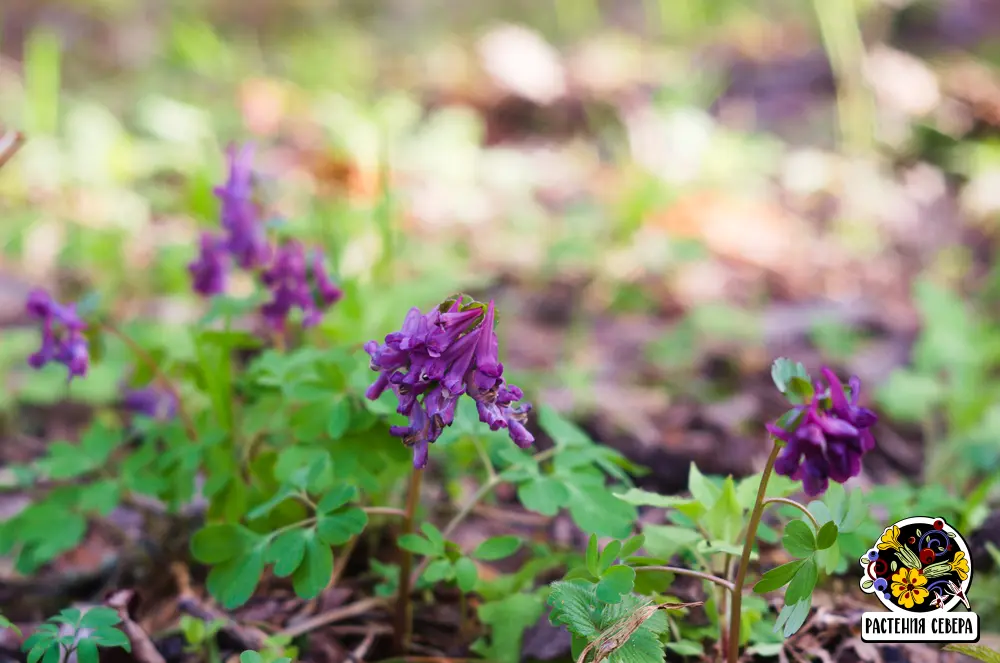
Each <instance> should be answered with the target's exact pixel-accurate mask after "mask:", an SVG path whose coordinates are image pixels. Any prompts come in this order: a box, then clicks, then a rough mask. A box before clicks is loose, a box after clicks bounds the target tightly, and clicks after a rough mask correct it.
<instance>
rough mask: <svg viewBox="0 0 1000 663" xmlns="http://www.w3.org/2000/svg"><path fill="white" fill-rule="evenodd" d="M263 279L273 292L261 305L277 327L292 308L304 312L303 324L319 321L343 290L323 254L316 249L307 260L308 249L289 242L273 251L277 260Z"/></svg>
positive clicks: (267, 317) (277, 327) (266, 270)
mask: <svg viewBox="0 0 1000 663" xmlns="http://www.w3.org/2000/svg"><path fill="white" fill-rule="evenodd" d="M260 281H261V283H262V284H264V286H266V287H267V288H268V289H269V290H270V291H271V299H270V301H268V302H267V303H265V304H264V305H263V306H262V307H261V314H262V315H263V316H264V319H265V320H267V322H268V324H270V326H271V327H273V328H274V329H279V330H280V329H284V327H285V321H286V320H287V318H288V314H289V313H290V312H291V310H292V309H293V308H298V309H299V310H301V311H302V313H303V317H302V326H303V327H312V326H314V325H316V324H318V323H319V321H320V319H321V318H322V317H323V313H325V312H326V310H327V309H329V308H330V306H332V305H333V304H334V303H336V302H337V301H338V300H339V299H340V298H341V296H342V295H343V293H342V292H341V290H340V288H338V287H337V286H336V285H334V283H333V281H331V280H330V277H329V275H328V274H327V272H326V266H325V265H324V264H323V254H322V253H320V252H319V251H314V252H313V256H312V260H311V261H310V262H308V263H307V261H306V252H305V248H304V247H303V246H302V244H300V243H299V242H297V241H294V240H292V241H289V242H286V243H285V244H283V245H282V246H281V247H279V248H278V250H277V251H275V253H274V260H273V261H272V262H271V264H270V265H269V266H268V267H267V269H265V270H264V271H263V272H261V274H260Z"/></svg>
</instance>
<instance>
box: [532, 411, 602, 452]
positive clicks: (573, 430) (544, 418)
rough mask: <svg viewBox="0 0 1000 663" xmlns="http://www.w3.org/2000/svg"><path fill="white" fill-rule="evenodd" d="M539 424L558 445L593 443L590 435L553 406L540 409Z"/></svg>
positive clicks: (568, 445)
mask: <svg viewBox="0 0 1000 663" xmlns="http://www.w3.org/2000/svg"><path fill="white" fill-rule="evenodd" d="M538 425H539V426H541V427H542V430H544V431H545V432H546V433H548V434H549V437H551V438H552V441H553V442H555V444H556V446H557V447H580V446H588V445H591V444H593V441H592V440H591V439H590V436H589V435H587V434H586V433H584V432H583V430H582V429H581V428H580V427H579V426H577V425H576V424H574V423H573V422H571V421H569V420H568V419H566V418H565V417H563V416H562V415H561V414H559V413H558V412H556V411H555V410H553V409H552V408H551V407H548V406H546V405H543V406H542V407H540V408H539V409H538Z"/></svg>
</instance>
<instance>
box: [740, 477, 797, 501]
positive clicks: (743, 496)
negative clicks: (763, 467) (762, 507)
mask: <svg viewBox="0 0 1000 663" xmlns="http://www.w3.org/2000/svg"><path fill="white" fill-rule="evenodd" d="M762 477H763V473H761V472H758V473H757V474H752V475H750V476H748V477H746V478H744V479H740V481H739V483H738V484H737V485H736V501H737V502H739V504H740V506H741V507H742V508H744V509H751V508H753V505H754V502H756V501H757V489H758V488H760V480H761V478H762ZM800 485H801V484H800V483H799V482H798V481H793V480H791V479H789V478H788V477H784V476H781V475H780V474H772V475H771V478H770V479H769V480H768V482H767V490H766V491H764V497H788V496H789V495H791V494H792V493H794V492H796V491H797V490H798V489H799V486H800Z"/></svg>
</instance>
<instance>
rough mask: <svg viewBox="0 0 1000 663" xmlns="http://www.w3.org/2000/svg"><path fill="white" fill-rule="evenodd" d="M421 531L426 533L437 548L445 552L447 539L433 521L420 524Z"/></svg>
mask: <svg viewBox="0 0 1000 663" xmlns="http://www.w3.org/2000/svg"><path fill="white" fill-rule="evenodd" d="M420 531H421V532H423V533H424V536H426V537H427V540H428V541H430V542H431V543H432V544H433V545H434V548H435V549H437V550H439V551H441V552H444V544H445V541H444V534H442V533H441V530H439V529H438V528H437V527H435V526H434V525H433V523H424V524H423V525H421V526H420Z"/></svg>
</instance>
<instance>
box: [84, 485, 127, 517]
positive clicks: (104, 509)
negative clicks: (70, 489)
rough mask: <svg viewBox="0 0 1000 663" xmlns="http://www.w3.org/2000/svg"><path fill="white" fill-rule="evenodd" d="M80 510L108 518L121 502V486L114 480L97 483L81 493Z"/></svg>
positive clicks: (85, 487) (85, 488)
mask: <svg viewBox="0 0 1000 663" xmlns="http://www.w3.org/2000/svg"><path fill="white" fill-rule="evenodd" d="M79 500H80V501H79V504H78V506H79V509H80V510H81V511H85V512H91V511H93V512H95V513H97V514H98V515H101V516H107V515H108V514H110V513H111V512H112V511H114V510H115V507H117V506H118V503H119V502H120V501H121V486H119V485H118V482H117V481H115V480H113V479H105V480H102V481H95V482H94V483H92V484H90V485H88V486H84V487H83V489H82V490H81V491H80V498H79Z"/></svg>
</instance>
